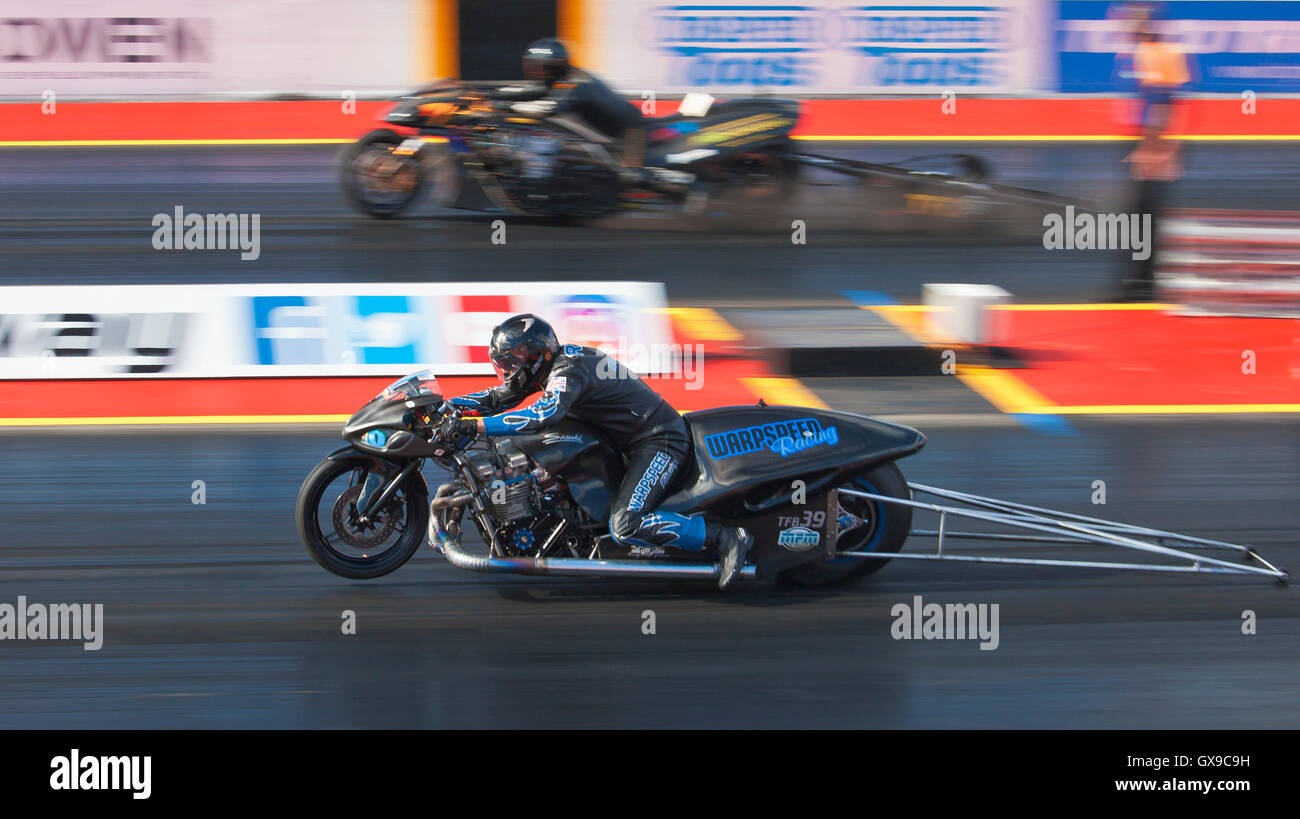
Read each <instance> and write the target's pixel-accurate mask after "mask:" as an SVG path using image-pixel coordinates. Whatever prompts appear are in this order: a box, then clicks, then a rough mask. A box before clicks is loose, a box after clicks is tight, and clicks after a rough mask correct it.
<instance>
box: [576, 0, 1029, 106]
mask: <svg viewBox="0 0 1300 819" xmlns="http://www.w3.org/2000/svg"><path fill="white" fill-rule="evenodd" d="M605 6H606V7H607V9H608V10H607V13H606V14H604V15H603V19H604V21H605V28H604V30H603V32H602V37H601V40H602V47H601V49H600V53H601V54H603V55H605V57H606V62H605V63H604V64H602V65H600V66H598V69H599V70H600V72H601V73H602V74H604V75H606V76H607V78H608V79H609V80H610V81H611V82H612V83H613V84H614V86H615V87H617V88H619V89H622V90H624V91H637V90H638V89H649V90H654V91H655V92H656V93H664V94H669V93H684V92H689V91H710V92H715V93H727V92H732V93H747V92H750V91H753V90H756V89H771V90H773V91H784V92H789V93H800V94H841V93H843V94H859V93H887V94H898V93H931V94H938V93H942V92H943V91H946V90H952V91H954V92H959V91H965V92H968V93H970V92H976V93H998V92H1012V91H1023V90H1025V89H1028V88H1034V87H1047V86H1048V85H1050V75H1046V74H1045V69H1046V67H1047V63H1048V60H1047V52H1046V51H1045V50H1044V49H1043V48H1042V46H1043V44H1044V43H1046V42H1047V41H1048V39H1049V34H1050V28H1049V26H1048V22H1049V20H1048V15H1047V14H1046V11H1045V10H1046V8H1047V6H1046V0H1026V1H1025V2H1015V0H1005V2H1002V3H993V4H990V3H987V2H983V3H981V2H960V0H930V2H892V3H889V2H886V3H879V4H864V3H862V2H861V0H858V1H857V2H851V1H850V0H824V1H823V2H817V3H806V4H792V3H789V2H769V1H767V0H750V2H735V3H729V2H714V3H708V4H704V3H699V4H671V3H663V2H652V0H610V2H608V3H606V4H605ZM629 21H632V22H631V24H629Z"/></svg>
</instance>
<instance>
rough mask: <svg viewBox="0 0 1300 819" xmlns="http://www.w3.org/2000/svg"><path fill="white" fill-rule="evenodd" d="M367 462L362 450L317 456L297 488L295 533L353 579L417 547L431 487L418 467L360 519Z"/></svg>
mask: <svg viewBox="0 0 1300 819" xmlns="http://www.w3.org/2000/svg"><path fill="white" fill-rule="evenodd" d="M370 463H371V461H370V460H369V459H368V458H363V457H360V456H358V457H352V458H347V457H345V458H341V459H338V460H332V459H331V460H324V461H321V462H320V463H319V464H317V465H316V468H315V469H313V470H312V471H311V473H310V474H309V475H307V478H306V480H304V481H303V483H302V489H301V490H300V491H299V492H298V506H297V518H298V536H299V537H300V538H301V539H302V543H303V545H304V546H306V547H307V552H308V554H310V555H311V557H312V559H313V560H315V561H316V562H317V563H319V564H320V565H321V566H323V567H324V568H326V569H328V570H329V571H331V572H333V573H334V574H337V575H339V576H340V577H346V578H349V579H352V580H368V579H370V578H374V577H380V576H382V575H386V574H388V573H389V572H391V571H394V570H396V569H397V568H399V567H400V566H401V565H402V564H403V563H405V562H406V561H408V560H410V559H411V556H412V555H413V554H415V553H416V552H417V551H418V550H419V548H420V544H421V543H423V542H424V537H425V530H426V527H427V525H428V516H429V492H428V489H426V488H425V485H424V481H423V479H422V478H421V477H420V475H419V473H418V472H416V473H414V474H412V475H411V477H410V478H409V479H407V481H406V483H405V484H404V485H402V486H400V487H398V489H397V491H395V492H394V493H393V495H392V497H391V498H389V499H388V501H387V502H385V504H384V506H383V507H382V508H381V509H380V510H379V513H378V514H377V515H375V518H374V520H372V521H368V522H366V523H362V522H361V521H360V519H359V518H360V512H359V510H358V509H357V499H358V497H359V496H360V495H361V489H362V486H364V484H365V479H366V476H367V474H369V473H368V468H369V466H370ZM388 477H391V475H386V476H384V478H385V480H386V479H387V478H388Z"/></svg>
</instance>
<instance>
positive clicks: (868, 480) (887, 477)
mask: <svg viewBox="0 0 1300 819" xmlns="http://www.w3.org/2000/svg"><path fill="white" fill-rule="evenodd" d="M841 489H855V490H858V491H860V492H871V493H872V494H875V495H884V496H886V497H891V498H903V499H905V500H911V498H912V490H911V489H909V488H908V486H907V479H906V478H904V477H903V472H902V470H900V469H899V468H898V465H897V464H895V463H893V462H890V463H887V464H884V465H883V466H878V467H876V468H875V469H873V470H871V471H870V472H868V473H866V474H865V475H863V476H861V477H859V478H857V479H855V480H854V481H853V482H852V483H850V484H846V485H845V486H843V487H841ZM839 499H840V520H839V525H840V534H839V538H838V540H837V542H836V551H837V552H880V553H885V552H888V553H893V552H897V551H898V550H899V549H901V548H903V543H904V542H905V541H906V540H907V535H908V532H910V531H911V529H912V507H910V506H904V505H903V504H901V503H886V502H885V501H878V500H873V499H871V498H860V497H856V496H853V495H845V494H841V495H840V496H839ZM888 562H889V561H888V560H878V559H876V558H860V557H837V558H826V557H821V558H818V559H817V560H814V561H812V562H809V563H804V564H802V565H799V566H795V567H794V568H793V569H788V570H786V571H784V572H782V573H781V578H782V579H783V580H788V581H790V582H792V583H794V584H795V585H799V586H810V587H811V586H835V585H839V584H842V583H852V582H853V581H855V580H859V579H861V578H863V577H866V576H867V575H869V574H872V573H873V572H877V571H879V570H880V569H881V567H882V566H884V565H885V564H886V563H888Z"/></svg>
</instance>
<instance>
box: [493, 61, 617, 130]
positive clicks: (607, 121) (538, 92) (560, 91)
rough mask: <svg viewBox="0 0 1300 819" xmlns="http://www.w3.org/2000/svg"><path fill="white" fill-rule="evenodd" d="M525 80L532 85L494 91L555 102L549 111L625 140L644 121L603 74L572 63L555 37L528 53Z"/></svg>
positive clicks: (515, 97) (497, 94) (507, 96)
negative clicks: (577, 117) (572, 116)
mask: <svg viewBox="0 0 1300 819" xmlns="http://www.w3.org/2000/svg"><path fill="white" fill-rule="evenodd" d="M524 79H526V80H528V82H529V83H531V84H530V85H524V86H508V87H505V88H499V89H497V90H496V91H494V92H493V96H494V97H497V98H500V99H513V100H519V101H531V100H541V99H546V100H550V101H551V102H553V103H554V107H553V108H552V109H551V110H550V111H548V113H550V114H554V115H560V114H567V113H572V114H576V115H578V116H579V117H581V118H582V119H583V120H585V121H586V122H587V124H588V125H590V126H591V127H593V128H595V129H596V130H597V131H600V132H601V133H603V134H605V135H606V136H608V137H610V138H611V139H622V138H623V136H624V134H625V132H626V131H627V129H628V128H635V127H637V126H639V125H640V124H641V122H642V118H641V114H640V112H639V111H637V109H636V107H635V106H633V105H630V104H628V102H627V101H626V100H625V99H623V98H622V97H620V96H619V95H618V94H616V93H614V90H613V89H612V88H610V87H609V86H608V85H606V84H605V83H604V82H603V81H602V80H601V79H600V78H599V77H597V76H596V75H595V74H592V73H591V72H589V71H584V70H582V69H581V68H577V67H575V66H573V65H571V64H570V63H569V52H568V49H566V48H565V47H564V44H563V43H561V42H560V41H559V40H556V39H554V38H547V39H545V40H538V41H537V42H535V43H533V44H532V45H530V46H528V50H527V51H525V52H524Z"/></svg>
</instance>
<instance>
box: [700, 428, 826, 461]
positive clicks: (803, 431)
mask: <svg viewBox="0 0 1300 819" xmlns="http://www.w3.org/2000/svg"><path fill="white" fill-rule="evenodd" d="M839 442H840V436H839V433H838V432H837V431H836V429H835V427H826V428H824V429H823V428H822V425H821V422H820V421H818V420H817V419H816V418H797V419H794V420H791V421H778V422H775V423H771V424H758V425H756V426H752V427H742V428H740V429H733V430H728V431H726V432H716V433H714V434H712V435H708V436H705V438H704V444H705V446H706V447H707V448H708V451H709V457H711V458H713V459H714V460H716V461H720V460H722V459H724V458H730V457H732V456H733V455H745V454H747V453H750V452H758V451H759V450H761V449H766V450H768V451H770V452H774V453H776V454H777V455H780V456H781V457H782V458H784V457H786V456H787V455H793V454H794V453H796V452H801V451H803V450H805V449H810V448H812V447H815V446H821V445H822V444H826V445H828V446H835V445H836V444H838V443H839Z"/></svg>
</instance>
